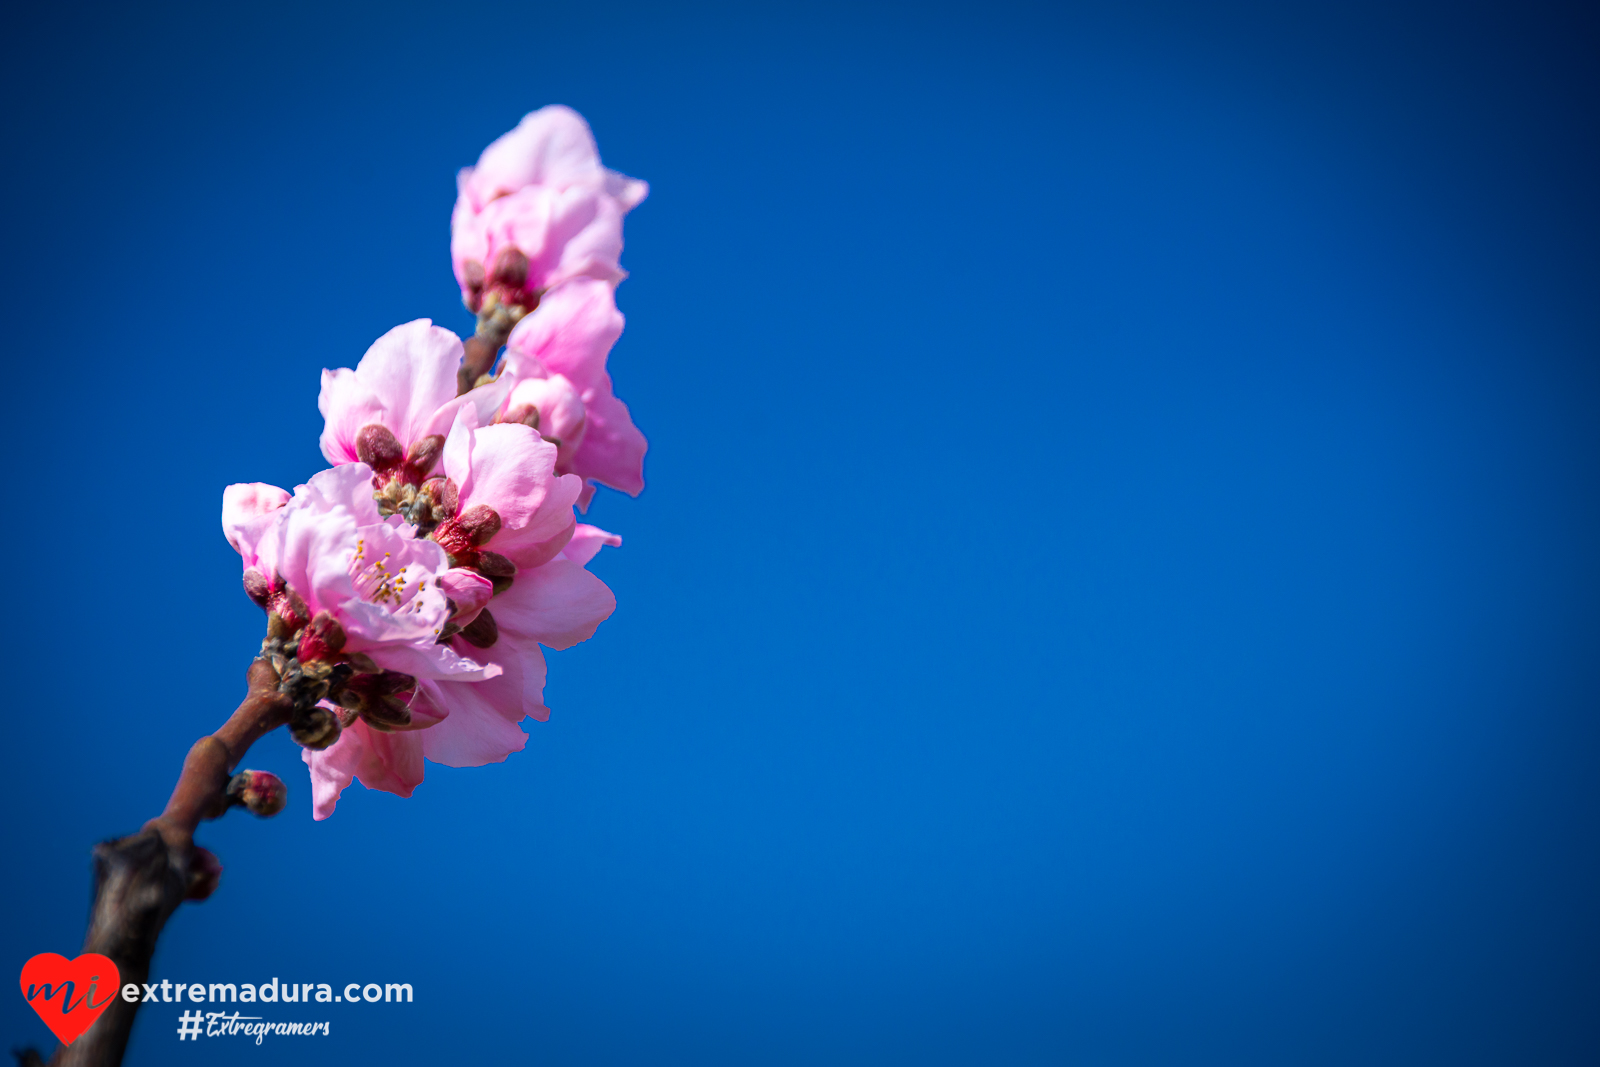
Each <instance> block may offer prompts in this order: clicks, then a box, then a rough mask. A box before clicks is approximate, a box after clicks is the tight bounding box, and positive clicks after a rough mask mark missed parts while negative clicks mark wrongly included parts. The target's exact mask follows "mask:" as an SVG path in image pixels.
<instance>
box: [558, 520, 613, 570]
mask: <svg viewBox="0 0 1600 1067" xmlns="http://www.w3.org/2000/svg"><path fill="white" fill-rule="evenodd" d="M602 545H610V546H611V547H612V548H620V547H621V546H622V538H620V537H618V536H617V535H616V534H614V533H607V532H606V531H604V530H602V529H600V527H598V526H589V525H587V524H585V523H581V522H580V523H579V524H578V526H577V529H575V530H574V531H573V532H572V540H571V541H569V542H568V543H567V547H566V548H564V549H562V550H561V554H562V555H563V556H565V557H567V558H568V559H570V560H571V561H572V562H574V563H576V564H577V565H578V566H580V567H582V566H586V565H587V564H588V562H589V561H590V560H591V559H594V557H595V555H596V554H597V553H598V552H599V551H600V546H602Z"/></svg>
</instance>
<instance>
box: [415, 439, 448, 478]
mask: <svg viewBox="0 0 1600 1067" xmlns="http://www.w3.org/2000/svg"><path fill="white" fill-rule="evenodd" d="M443 451H444V435H443V434H437V433H435V434H429V435H428V436H427V437H424V438H423V439H422V440H420V441H418V442H416V443H415V444H413V445H412V446H411V451H410V452H409V453H407V454H406V466H407V467H409V468H411V470H410V473H411V474H413V475H415V478H416V480H417V481H418V482H420V481H421V480H422V479H423V478H424V477H425V476H426V475H427V473H428V472H429V471H431V470H433V465H434V464H435V463H437V462H439V453H441V452H443Z"/></svg>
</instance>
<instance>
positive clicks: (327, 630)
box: [296, 611, 345, 663]
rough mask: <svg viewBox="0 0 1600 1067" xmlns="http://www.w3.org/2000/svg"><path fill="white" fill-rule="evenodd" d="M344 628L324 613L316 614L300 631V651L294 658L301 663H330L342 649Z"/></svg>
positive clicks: (336, 620)
mask: <svg viewBox="0 0 1600 1067" xmlns="http://www.w3.org/2000/svg"><path fill="white" fill-rule="evenodd" d="M344 642H345V634H344V627H343V626H340V625H339V620H338V619H335V618H334V617H333V616H332V615H330V614H328V613H327V612H326V611H319V612H317V615H316V618H314V619H312V620H311V622H310V623H309V624H307V626H306V628H305V629H303V630H301V631H300V650H299V651H298V652H297V653H296V658H297V659H299V660H300V662H301V663H311V662H313V661H317V660H321V661H325V662H326V661H332V660H333V659H334V657H336V656H337V655H338V654H339V650H340V649H342V648H344Z"/></svg>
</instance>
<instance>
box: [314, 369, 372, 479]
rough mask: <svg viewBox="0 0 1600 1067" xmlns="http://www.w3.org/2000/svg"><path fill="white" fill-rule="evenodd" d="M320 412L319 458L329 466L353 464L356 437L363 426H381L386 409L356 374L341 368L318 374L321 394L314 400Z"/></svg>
mask: <svg viewBox="0 0 1600 1067" xmlns="http://www.w3.org/2000/svg"><path fill="white" fill-rule="evenodd" d="M317 410H318V411H320V412H322V418H323V424H322V439H321V444H322V455H323V456H324V458H326V459H327V461H328V462H329V463H334V464H338V463H354V462H356V460H357V459H359V458H360V457H359V456H357V455H356V434H358V433H360V432H361V428H362V427H363V426H368V425H370V424H372V423H379V424H383V423H384V419H385V418H386V417H387V409H386V408H385V407H384V404H383V401H382V400H380V399H379V398H378V395H377V394H376V393H374V392H373V391H372V389H371V388H370V387H369V386H367V385H366V384H365V383H364V382H362V380H361V379H360V378H359V377H357V376H356V372H355V371H353V370H349V369H348V368H344V367H341V368H339V369H338V370H325V371H323V372H322V392H321V394H319V395H318V397H317Z"/></svg>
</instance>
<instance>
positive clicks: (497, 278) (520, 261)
mask: <svg viewBox="0 0 1600 1067" xmlns="http://www.w3.org/2000/svg"><path fill="white" fill-rule="evenodd" d="M490 283H491V284H493V285H495V286H498V287H502V288H505V289H510V290H511V291H513V292H520V291H521V290H522V288H523V286H525V285H527V284H528V257H527V256H525V255H523V254H522V251H521V250H520V249H517V248H507V249H506V250H505V251H503V252H501V253H500V256H499V258H498V259H496V260H495V261H494V277H492V278H491V279H490Z"/></svg>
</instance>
